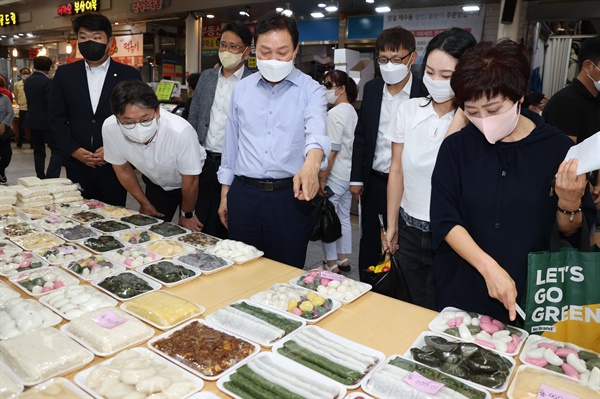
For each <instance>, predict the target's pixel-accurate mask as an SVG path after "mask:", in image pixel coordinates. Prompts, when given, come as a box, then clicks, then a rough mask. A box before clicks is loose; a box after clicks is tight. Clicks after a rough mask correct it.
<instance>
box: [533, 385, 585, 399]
mask: <svg viewBox="0 0 600 399" xmlns="http://www.w3.org/2000/svg"><path fill="white" fill-rule="evenodd" d="M537 399H579V396H575V395H571V394H570V393H567V392H564V391H561V390H560V389H556V388H554V387H551V386H548V385H544V384H542V386H540V390H539V391H538V394H537Z"/></svg>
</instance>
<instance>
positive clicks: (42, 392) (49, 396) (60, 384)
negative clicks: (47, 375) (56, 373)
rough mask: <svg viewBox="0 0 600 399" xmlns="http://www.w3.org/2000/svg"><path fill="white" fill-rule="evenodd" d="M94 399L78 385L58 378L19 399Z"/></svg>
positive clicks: (22, 395) (44, 383)
mask: <svg viewBox="0 0 600 399" xmlns="http://www.w3.org/2000/svg"><path fill="white" fill-rule="evenodd" d="M55 398H56V399H92V397H91V396H90V395H88V394H87V393H85V392H84V391H83V390H81V388H79V387H78V386H77V385H75V384H73V383H72V382H71V381H69V380H67V379H66V378H62V377H57V378H52V379H50V380H48V381H44V382H42V383H40V384H38V385H36V386H34V387H31V388H29V389H28V390H27V392H23V393H22V394H21V395H19V399H55Z"/></svg>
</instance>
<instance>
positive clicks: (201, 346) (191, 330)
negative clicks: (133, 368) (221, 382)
mask: <svg viewBox="0 0 600 399" xmlns="http://www.w3.org/2000/svg"><path fill="white" fill-rule="evenodd" d="M149 345H150V347H151V348H154V349H155V350H157V351H159V352H161V353H164V354H165V355H166V356H168V357H170V358H172V359H173V360H175V361H177V362H178V363H180V364H182V365H183V366H185V367H186V368H188V369H190V370H193V371H194V372H195V373H198V374H199V375H201V376H202V377H203V378H210V379H214V378H216V377H218V376H219V375H220V374H222V373H223V372H225V371H226V370H227V369H229V368H231V367H234V366H236V365H237V364H238V363H240V362H242V361H243V360H245V359H246V358H248V357H249V356H252V355H254V354H255V353H256V352H257V351H258V349H259V348H258V345H253V344H251V343H249V342H247V341H245V340H243V339H240V338H236V337H234V336H232V335H230V334H227V333H225V332H223V331H219V330H217V329H215V328H212V327H210V326H208V325H206V324H205V323H203V322H200V321H198V320H192V321H191V322H188V323H187V324H184V325H183V326H182V327H178V328H177V329H175V330H172V331H169V332H167V333H165V334H164V335H162V336H159V337H156V338H154V339H153V340H151V341H150V342H149Z"/></svg>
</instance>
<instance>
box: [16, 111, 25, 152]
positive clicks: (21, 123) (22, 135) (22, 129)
mask: <svg viewBox="0 0 600 399" xmlns="http://www.w3.org/2000/svg"><path fill="white" fill-rule="evenodd" d="M26 118H27V111H23V110H19V131H18V132H17V146H19V147H20V146H21V145H23V140H24V139H25V119H26Z"/></svg>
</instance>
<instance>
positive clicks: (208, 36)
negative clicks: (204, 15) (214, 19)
mask: <svg viewBox="0 0 600 399" xmlns="http://www.w3.org/2000/svg"><path fill="white" fill-rule="evenodd" d="M220 37H221V24H207V25H202V50H218V49H219V46H218V45H217V41H218V40H219V38H220Z"/></svg>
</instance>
